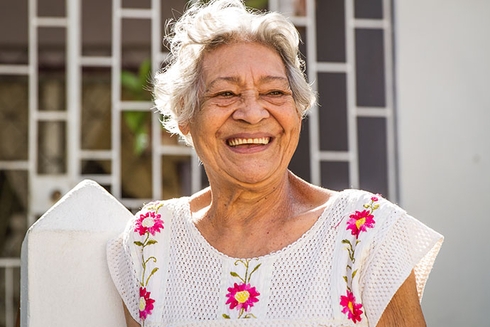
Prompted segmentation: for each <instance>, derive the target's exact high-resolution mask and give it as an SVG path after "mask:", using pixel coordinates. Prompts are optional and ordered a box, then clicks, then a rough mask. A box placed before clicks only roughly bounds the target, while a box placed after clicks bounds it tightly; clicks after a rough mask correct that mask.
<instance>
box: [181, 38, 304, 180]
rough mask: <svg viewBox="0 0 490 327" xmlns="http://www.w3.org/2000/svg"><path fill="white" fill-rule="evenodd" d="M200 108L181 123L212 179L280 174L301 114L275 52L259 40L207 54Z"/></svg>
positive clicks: (265, 177)
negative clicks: (189, 119) (188, 133)
mask: <svg viewBox="0 0 490 327" xmlns="http://www.w3.org/2000/svg"><path fill="white" fill-rule="evenodd" d="M202 78H203V85H204V91H203V94H202V96H201V108H200V109H199V110H198V111H197V112H196V114H195V117H194V118H193V119H192V121H191V122H190V123H189V124H188V125H186V126H181V129H182V131H183V132H184V133H187V132H190V134H191V136H192V140H193V142H194V147H195V150H196V152H197V154H198V156H199V158H200V159H201V161H202V162H203V164H204V167H205V168H206V173H207V175H208V177H209V179H210V181H211V183H213V182H219V181H223V179H225V180H228V181H231V182H233V183H240V184H257V183H260V182H267V181H270V180H271V179H273V178H274V177H278V178H281V177H282V176H284V173H285V172H286V170H287V166H288V164H289V162H290V160H291V157H292V155H293V153H294V151H295V149H296V146H297V144H298V139H299V133H300V128H301V117H300V115H299V114H298V111H297V110H296V106H295V102H294V100H293V97H292V93H291V90H290V88H289V82H288V79H287V76H286V69H285V67H284V64H283V62H282V60H281V57H280V56H279V54H278V53H277V52H276V51H275V50H272V49H271V48H269V47H266V46H264V45H262V44H259V43H233V44H228V45H223V46H220V47H218V48H217V49H214V50H212V51H211V52H209V53H206V54H205V55H204V57H203V62H202Z"/></svg>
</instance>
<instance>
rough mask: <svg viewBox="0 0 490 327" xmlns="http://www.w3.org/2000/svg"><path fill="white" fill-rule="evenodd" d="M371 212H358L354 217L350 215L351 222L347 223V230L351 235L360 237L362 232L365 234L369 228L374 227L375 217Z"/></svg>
mask: <svg viewBox="0 0 490 327" xmlns="http://www.w3.org/2000/svg"><path fill="white" fill-rule="evenodd" d="M371 213H372V211H370V210H363V211H356V212H355V213H354V214H353V215H350V216H349V217H350V219H349V221H347V229H350V230H351V234H352V235H355V236H356V238H358V237H359V234H360V233H361V232H365V231H366V230H367V229H368V228H373V227H374V223H375V221H374V216H373V215H372V214H371Z"/></svg>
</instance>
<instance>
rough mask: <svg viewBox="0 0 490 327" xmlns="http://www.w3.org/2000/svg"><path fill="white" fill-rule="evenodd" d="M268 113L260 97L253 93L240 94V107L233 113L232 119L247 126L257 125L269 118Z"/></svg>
mask: <svg viewBox="0 0 490 327" xmlns="http://www.w3.org/2000/svg"><path fill="white" fill-rule="evenodd" d="M269 115H270V114H269V111H268V110H267V108H266V107H265V106H264V103H262V101H260V95H259V94H255V93H247V94H242V96H241V101H240V105H239V106H238V108H237V109H236V110H235V111H234V112H233V119H236V120H241V121H244V122H247V123H249V124H257V123H259V122H260V121H262V120H263V119H265V118H268V117H269Z"/></svg>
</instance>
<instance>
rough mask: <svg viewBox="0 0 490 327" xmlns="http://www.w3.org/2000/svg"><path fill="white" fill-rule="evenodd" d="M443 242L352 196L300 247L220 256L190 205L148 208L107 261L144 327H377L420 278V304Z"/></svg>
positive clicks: (383, 205)
mask: <svg viewBox="0 0 490 327" xmlns="http://www.w3.org/2000/svg"><path fill="white" fill-rule="evenodd" d="M442 241H443V237H442V236H441V235H440V234H438V233H437V232H435V231H433V230H432V229H430V228H428V227H427V226H425V225H424V224H422V223H421V222H419V221H418V220H416V219H414V218H413V217H411V216H409V215H408V214H407V213H406V212H405V211H403V210H402V209H400V208H399V207H398V206H396V205H394V204H392V203H390V202H388V201H387V200H384V199H382V198H381V197H380V196H377V195H373V194H370V193H367V192H364V191H358V190H345V191H342V192H339V193H337V194H336V195H335V196H333V197H331V198H330V199H329V203H327V208H326V209H325V211H324V212H323V214H322V215H321V216H320V217H319V218H318V220H317V222H316V223H315V224H314V225H313V226H312V227H311V228H310V229H309V230H308V231H307V232H306V233H305V234H304V235H303V236H302V237H301V238H300V239H298V240H297V241H295V242H294V243H292V244H290V245H289V246H287V247H285V248H283V249H281V250H279V251H277V252H274V253H270V254H268V255H264V256H261V257H257V258H231V257H229V256H226V255H224V254H222V253H220V252H219V251H217V250H216V249H215V248H213V247H212V246H211V245H210V244H209V243H208V242H207V241H206V240H205V239H204V237H203V236H202V235H201V234H200V232H199V231H198V229H197V228H196V227H195V225H194V224H193V222H192V219H191V212H190V207H189V198H187V197H183V198H179V199H173V200H168V201H161V202H153V203H149V204H147V205H145V206H144V208H143V209H142V210H141V211H140V212H139V213H137V214H136V215H135V218H134V220H132V221H130V223H129V224H128V227H127V229H126V230H125V232H124V233H123V234H122V235H121V236H120V237H119V238H117V239H114V240H112V241H111V242H109V244H108V252H107V255H108V262H109V268H110V271H111V275H112V278H113V281H114V283H115V285H116V288H117V289H118V291H119V293H120V295H121V297H122V299H123V301H124V303H125V305H126V307H127V308H128V310H129V312H130V314H131V315H132V317H133V318H134V319H135V320H136V321H139V322H140V323H141V326H148V327H151V326H284V325H287V326H326V327H337V326H376V324H377V322H378V320H379V318H380V317H381V315H382V313H383V311H384V309H385V308H386V306H387V305H388V303H389V301H390V299H391V298H392V296H393V295H394V294H395V292H396V291H397V289H398V288H399V287H400V286H401V284H402V283H403V282H404V281H405V279H406V278H407V277H408V276H409V274H410V272H411V271H412V269H414V271H415V275H416V281H417V288H418V294H419V298H420V299H421V298H422V293H423V289H424V286H425V283H426V281H427V278H428V275H429V272H430V270H431V269H432V265H433V262H434V260H435V257H436V255H437V253H438V251H439V248H440V246H441V244H442Z"/></svg>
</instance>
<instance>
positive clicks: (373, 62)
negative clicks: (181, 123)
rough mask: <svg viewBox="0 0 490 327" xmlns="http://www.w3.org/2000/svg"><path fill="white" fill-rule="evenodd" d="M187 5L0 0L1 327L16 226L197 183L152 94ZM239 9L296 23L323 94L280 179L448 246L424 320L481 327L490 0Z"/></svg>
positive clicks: (13, 291) (489, 290)
mask: <svg viewBox="0 0 490 327" xmlns="http://www.w3.org/2000/svg"><path fill="white" fill-rule="evenodd" d="M189 2H190V1H189ZM187 3H188V1H186V0H112V1H109V0H0V326H6V327H11V326H14V323H15V320H16V315H17V310H18V306H19V304H18V303H19V278H20V249H21V244H22V240H23V238H24V235H25V232H26V230H27V228H29V226H30V225H32V224H33V223H34V222H35V221H36V219H38V218H39V217H40V216H42V214H43V213H44V212H45V211H46V210H47V209H48V208H50V207H51V206H52V205H53V204H54V203H56V201H57V200H58V199H59V198H60V197H61V196H63V195H64V194H65V193H66V192H67V191H69V190H70V189H71V188H72V187H74V186H75V185H76V184H77V183H78V182H80V181H81V180H83V179H92V180H95V181H97V182H98V183H99V184H101V185H102V186H103V187H104V188H106V189H107V190H108V191H109V192H111V193H112V194H113V195H114V196H115V197H116V198H118V199H119V200H120V201H121V202H122V203H123V204H124V205H125V206H126V207H127V208H128V209H130V210H133V211H134V210H137V209H138V208H139V207H140V206H141V205H142V203H144V202H147V201H149V200H152V199H167V198H171V197H176V196H181V195H189V194H191V193H193V192H195V191H197V190H199V189H201V188H202V187H205V186H206V185H207V181H206V178H205V175H204V173H203V171H202V167H200V166H199V164H198V160H197V158H196V157H195V155H194V154H193V153H192V150H191V149H190V148H188V147H186V146H185V145H184V144H182V143H181V142H180V141H179V140H178V138H177V137H175V136H172V135H169V134H168V133H166V132H165V131H163V130H162V128H161V127H160V122H159V121H160V120H161V119H162V117H160V116H159V115H157V114H156V113H154V110H153V108H152V103H151V93H150V92H149V91H148V90H149V89H151V83H150V81H151V76H152V75H153V74H154V73H155V72H156V71H157V70H159V69H160V68H162V67H163V66H164V65H165V59H166V56H167V52H166V51H167V49H166V47H165V44H164V43H163V42H162V37H163V33H164V30H165V22H166V21H167V20H168V19H170V18H178V17H179V16H180V15H181V13H182V12H183V10H184V8H185V6H186V5H187ZM246 3H247V4H248V5H250V6H253V7H255V8H257V9H259V10H262V9H271V10H277V11H281V12H283V13H285V14H286V15H288V16H289V17H290V18H291V20H292V21H293V23H294V24H295V25H296V26H297V28H298V31H299V32H300V34H301V36H302V39H303V43H302V44H301V50H302V53H303V54H304V60H305V61H306V63H307V71H306V72H307V74H308V77H309V80H310V82H311V83H312V84H313V87H314V88H315V90H316V91H317V92H318V94H319V104H318V106H316V107H314V108H312V110H311V113H310V115H309V116H308V118H307V119H305V121H304V124H303V131H302V136H301V142H300V145H299V148H298V151H297V153H296V155H295V157H294V158H293V161H292V163H291V166H290V168H291V170H293V172H295V173H296V174H297V175H299V176H301V177H303V178H304V179H306V180H308V181H311V182H313V183H315V184H317V185H322V186H324V187H328V188H332V189H337V190H341V189H345V188H362V189H366V190H369V191H373V192H376V193H381V194H383V195H384V196H385V197H386V198H388V199H389V200H391V201H393V202H396V203H399V204H400V205H401V206H402V207H403V208H405V209H406V210H407V211H408V212H409V213H410V214H412V215H413V216H415V217H416V218H418V219H419V220H421V221H422V222H424V223H426V224H427V225H429V226H431V227H432V228H434V229H435V230H437V231H439V232H440V233H442V234H444V235H445V237H446V241H445V243H444V245H443V248H442V250H441V253H440V255H439V257H438V259H437V260H436V264H435V267H434V269H433V272H432V274H431V277H430V279H429V282H428V285H427V287H426V292H425V295H424V301H423V308H424V312H425V315H426V319H427V323H428V325H429V326H441V327H442V326H444V327H448V326H488V325H490V323H488V322H487V321H486V319H485V318H486V314H485V313H486V311H485V309H486V308H485V306H486V305H487V303H489V302H490V295H489V294H490V283H487V282H486V277H487V276H488V271H487V269H488V268H490V255H489V254H488V251H489V250H490V245H489V243H488V241H487V222H486V217H488V209H487V208H486V206H487V205H489V204H488V203H489V202H490V59H489V58H490V20H489V19H488V17H489V14H490V1H488V0H466V1H462V0H459V1H457V0H449V1H448V0H446V1H442V0H432V1H422V0H411V1H396V0H316V1H315V0H268V1H267V0H265V1H263V0H249V1H246Z"/></svg>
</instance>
